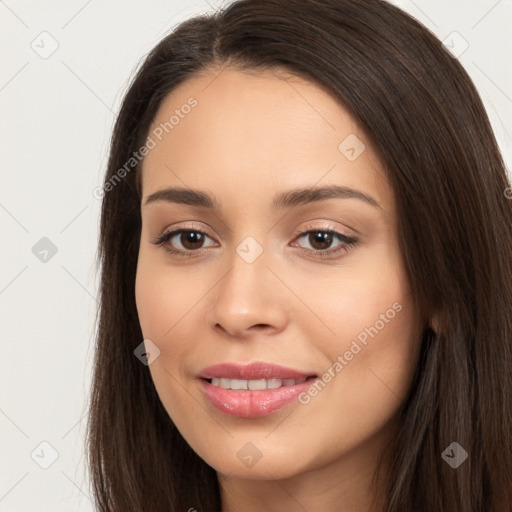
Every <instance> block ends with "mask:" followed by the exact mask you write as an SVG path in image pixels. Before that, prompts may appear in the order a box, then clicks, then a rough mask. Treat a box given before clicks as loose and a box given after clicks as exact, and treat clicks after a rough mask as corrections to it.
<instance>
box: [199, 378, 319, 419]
mask: <svg viewBox="0 0 512 512" xmlns="http://www.w3.org/2000/svg"><path fill="white" fill-rule="evenodd" d="M316 381H317V376H316V375H311V376H309V377H302V378H300V379H257V380H245V379H228V378H222V377H212V378H209V379H208V378H200V379H199V384H200V387H201V388H202V391H203V392H204V394H205V397H206V399H207V401H208V402H209V405H210V406H213V408H214V410H216V411H220V412H221V413H223V415H227V416H236V417H238V418H247V419H256V418H261V417H263V416H269V415H271V414H272V413H276V412H277V411H279V410H282V409H284V408H285V407H294V406H297V405H298V404H299V401H300V395H301V393H304V392H306V391H307V390H308V388H309V387H310V386H312V385H313V383H314V382H316Z"/></svg>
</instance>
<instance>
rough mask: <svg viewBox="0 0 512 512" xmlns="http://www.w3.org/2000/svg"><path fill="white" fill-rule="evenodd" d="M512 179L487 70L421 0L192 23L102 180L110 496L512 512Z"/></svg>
mask: <svg viewBox="0 0 512 512" xmlns="http://www.w3.org/2000/svg"><path fill="white" fill-rule="evenodd" d="M509 192H510V184H509V183H508V181H507V175H506V172H505V168H504V164H503V161H502V158H501V156H500V153H499V150H498V147H497V144H496V141H495V138H494V135H493V133H492V130H491V127H490V125H489V121H488V118H487V116H486V113H485V110H484V107H483V105H482V102H481V101H480V98H479V96H478V94H477V92H476V90H475V87H474V86H473V84H472V82H471V80H470V79H469V77H468V75H467V73H466V72H465V71H464V70H463V68H462V67H461V65H460V64H459V63H458V62H457V60H455V59H454V58H453V57H452V56H451V55H450V54H449V53H448V52H447V51H445V50H444V48H443V46H442V44H441V43H440V42H439V41H438V40H437V39H436V38H435V37H434V36H433V35H432V34H431V33H430V32H429V31H428V30H426V29H425V28H424V27H423V26H421V25H420V24H419V23H418V22H416V21H415V20H413V19H412V18H411V17H409V16H408V15H406V14H405V13H403V12H402V11H400V10H398V9H397V8H395V7H393V6H391V5H388V4H387V3H385V2H381V1H375V0H371V1H370V0H363V1H361V0H357V1H355V0H328V1H321V2H320V1H316V0H307V1H304V0H302V1H299V0H285V1H283V0H279V1H278V0H252V1H251V0H241V1H236V2H234V3H232V4H231V5H229V6H228V7H227V8H226V9H224V10H223V11H220V12H218V13H216V14H215V15H209V16H207V15H205V16H200V17H197V18H194V19H191V20H188V21H187V22H185V23H182V24H181V25H180V26H179V27H178V28H177V29H176V30H174V31H173V33H172V34H170V35H169V36H167V37H166V38H165V39H163V41H161V42H160V43H159V44H158V45H157V47H156V48H154V49H153V51H152V52H151V53H150V55H149V56H148V57H147V59H146V60H145V62H144V63H143V65H142V67H141V68H140V69H139V71H138V73H137V75H136V77H135V79H134V81H133V83H132V84H131V86H130V89H129V91H128V93H127V94H126V97H125V99H124V101H123V104H122V108H121V111H120V114H119V116H118V119H117V123H116V126H115V130H114V134H113V139H112V145H111V153H110V160H109V165H108V170H107V174H106V176H105V184H104V187H103V190H102V191H101V195H103V208H102V218H101V234H100V248H99V249H100V251H99V256H100V262H101V273H102V281H101V305H100V309H99V326H98V334H97V347H96V355H95V357H96V359H95V369H94V381H93V391H92V397H91V411H90V421H89V438H88V455H89V464H90V469H91V476H92V481H93V488H94V495H95V498H96V502H97V507H98V510H101V511H116V512H117V511H123V512H126V511H130V510H133V511H142V510H144V511H162V510H173V511H174V510H176V511H178V510H197V511H219V510H222V511H223V512H228V511H232V510H235V509H236V510H238V511H245V512H247V511H253V510H287V511H292V510H293V511H294V510H311V511H313V510H315V511H316V510H322V511H331V510H336V511H337V510H344V511H356V510H357V511H387V512H388V511H389V512H391V511H393V512H398V511H403V512H406V511H407V512H410V511H412V510H414V511H418V512H420V511H421V512H434V511H435V512H438V511H454V510H457V511H467V512H470V511H471V512H473V511H489V512H495V511H505V510H510V505H511V504H512V490H511V489H512V469H511V466H510V462H509V461H510V460H511V457H512V441H511V436H510V429H511V425H512V421H511V420H512V417H511V416H512V415H511V410H512V408H511V401H510V398H511V391H512V385H511V377H510V371H509V369H510V366H511V363H512V360H511V359H512V358H511V341H512V339H511V337H512V315H511V312H512V201H510V200H509V199H508V197H510V194H509Z"/></svg>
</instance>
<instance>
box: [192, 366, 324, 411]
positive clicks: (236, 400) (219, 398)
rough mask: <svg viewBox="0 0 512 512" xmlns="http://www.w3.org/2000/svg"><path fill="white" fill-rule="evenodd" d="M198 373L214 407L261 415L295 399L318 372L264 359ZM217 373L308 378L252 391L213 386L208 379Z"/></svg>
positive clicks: (249, 377)
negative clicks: (292, 384)
mask: <svg viewBox="0 0 512 512" xmlns="http://www.w3.org/2000/svg"><path fill="white" fill-rule="evenodd" d="M198 377H199V379H200V380H199V383H200V385H201V388H202V389H203V391H204V392H205V394H206V396H207V398H208V399H209V400H210V402H211V403H212V405H213V406H214V407H216V408H217V409H218V410H220V411H222V412H223V413H225V414H229V415H231V416H238V417H242V418H259V417H261V416H267V415H268V414H271V413H273V412H274V411H277V410H279V409H281V408H282V407H284V406H285V405H288V404H289V403H290V402H292V401H293V400H294V399H295V398H296V397H297V396H298V395H299V394H300V393H301V392H303V391H306V390H307V389H308V388H309V386H311V384H312V383H313V382H314V381H315V380H316V379H315V377H316V375H314V374H313V373H309V374H308V373H303V372H300V371H297V370H293V369H291V368H286V367H284V366H279V365H274V364H267V363H261V362H259V363H252V364H249V365H239V364H231V363H224V364H217V365H214V366H209V367H208V368H205V369H204V370H202V371H201V372H200V374H199V375H198ZM214 377H217V378H222V377H224V378H228V379H242V380H258V379H281V380H283V379H294V380H298V379H302V378H304V377H306V378H307V379H306V381H304V382H301V383H300V384H295V385H294V386H281V387H280V388H276V389H261V390H256V391H252V390H241V389H240V390H238V389H237V390H233V389H224V388H221V387H219V386H214V385H213V384H210V382H208V380H206V379H212V378H214Z"/></svg>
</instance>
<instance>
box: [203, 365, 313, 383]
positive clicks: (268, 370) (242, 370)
mask: <svg viewBox="0 0 512 512" xmlns="http://www.w3.org/2000/svg"><path fill="white" fill-rule="evenodd" d="M311 376H316V374H315V373H312V372H311V373H304V372H301V371H298V370H294V369H292V368H286V367H285V366H280V365H276V364H271V363H263V362H255V363H251V364H237V363H221V364H215V365H213V366H208V367H207V368H204V369H203V370H201V372H200V373H199V375H198V377H199V378H202V379H212V378H222V377H224V378H227V379H240V380H257V379H301V378H303V377H311Z"/></svg>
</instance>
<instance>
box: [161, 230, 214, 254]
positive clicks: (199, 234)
mask: <svg viewBox="0 0 512 512" xmlns="http://www.w3.org/2000/svg"><path fill="white" fill-rule="evenodd" d="M207 238H209V239H210V240H211V238H210V237H209V236H208V235H207V234H206V233H204V232H203V231H199V230H197V229H176V230H173V231H169V232H167V233H163V234H162V235H160V236H159V237H158V238H157V239H156V240H154V241H153V242H152V243H153V244H154V245H158V246H162V247H163V248H164V249H165V250H166V251H169V252H170V253H172V254H178V255H181V256H191V255H192V253H194V252H197V250H198V249H203V248H205V247H211V245H209V246H205V245H204V242H205V239H207ZM176 245H178V248H177V247H176ZM180 245H181V247H179V246H180Z"/></svg>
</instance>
